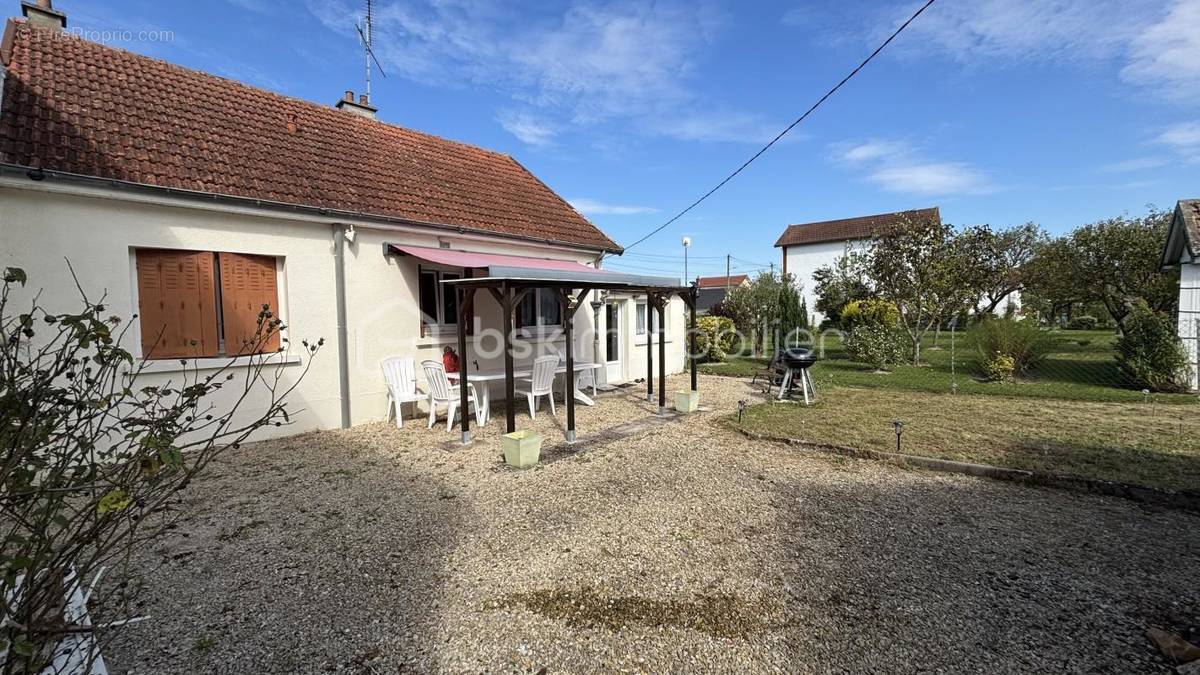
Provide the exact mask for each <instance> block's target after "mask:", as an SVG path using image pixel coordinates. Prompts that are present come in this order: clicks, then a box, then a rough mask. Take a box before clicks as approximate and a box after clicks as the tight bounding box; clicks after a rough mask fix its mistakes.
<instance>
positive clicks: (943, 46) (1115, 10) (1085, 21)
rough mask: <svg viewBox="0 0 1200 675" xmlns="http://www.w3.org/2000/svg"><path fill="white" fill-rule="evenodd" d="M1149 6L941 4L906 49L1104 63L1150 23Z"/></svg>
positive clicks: (1094, 0) (1010, 0)
mask: <svg viewBox="0 0 1200 675" xmlns="http://www.w3.org/2000/svg"><path fill="white" fill-rule="evenodd" d="M914 9H915V5H913V6H908V7H905V8H904V11H903V12H900V11H895V10H893V11H891V12H889V15H888V19H887V20H886V21H884V22H883V23H882V25H880V26H879V27H878V29H877V30H878V31H879V32H883V31H887V32H889V33H890V32H891V31H892V30H894V29H895V26H896V23H897V18H898V17H900V16H901V15H903V17H904V18H907V17H908V16H909V15H911V14H912V12H913V10H914ZM1147 9H1148V7H1147V3H1146V2H1127V1H1126V0H1048V1H1042V2H1031V1H1028V0H959V1H958V2H951V3H946V4H942V3H938V4H936V5H934V6H933V7H931V8H930V9H928V10H927V11H926V12H925V13H924V14H922V15H921V17H920V18H919V19H917V20H916V21H914V22H913V24H912V25H911V26H910V27H909V29H908V31H907V34H906V35H905V36H904V40H903V42H902V44H904V45H907V46H908V47H909V48H916V49H928V48H930V47H933V48H936V49H940V50H943V51H945V52H947V53H949V54H950V55H952V56H954V57H956V58H958V59H961V60H964V61H966V60H974V59H978V58H980V57H993V58H994V57H1002V58H1018V59H1025V60H1030V61H1035V60H1036V61H1042V60H1045V59H1047V58H1063V59H1071V60H1075V59H1083V58H1097V57H1100V58H1106V57H1111V56H1114V55H1117V54H1119V53H1120V52H1121V51H1122V50H1123V49H1124V46H1125V44H1126V43H1127V42H1128V41H1129V40H1130V39H1132V38H1133V37H1134V36H1135V35H1136V34H1137V33H1138V30H1139V29H1140V27H1141V26H1144V25H1145V24H1146V23H1147V22H1148V21H1147V18H1146V17H1147V16H1148V14H1149V12H1147Z"/></svg>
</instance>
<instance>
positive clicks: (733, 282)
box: [696, 274, 750, 314]
mask: <svg viewBox="0 0 1200 675" xmlns="http://www.w3.org/2000/svg"><path fill="white" fill-rule="evenodd" d="M748 283H750V275H748V274H734V275H732V276H728V277H697V278H696V285H697V287H698V289H699V291H698V292H699V295H698V297H697V299H696V311H697V312H698V313H700V314H708V312H709V310H711V309H712V308H713V307H715V306H717V305H718V304H720V302H721V301H722V300H724V299H725V293H727V292H728V291H729V289H731V288H733V287H735V286H741V285H742V284H748Z"/></svg>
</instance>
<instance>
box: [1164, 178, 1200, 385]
mask: <svg viewBox="0 0 1200 675" xmlns="http://www.w3.org/2000/svg"><path fill="white" fill-rule="evenodd" d="M1175 267H1178V268H1179V323H1178V331H1179V337H1180V338H1181V339H1182V340H1183V346H1184V347H1185V348H1186V349H1187V352H1188V355H1189V358H1188V361H1189V362H1190V363H1191V368H1192V373H1191V386H1192V389H1197V388H1200V353H1198V350H1200V199H1182V200H1180V201H1179V202H1177V203H1176V204H1175V215H1174V216H1173V217H1172V218H1171V226H1170V228H1169V229H1168V230H1167V243H1166V245H1165V246H1164V247H1163V256H1162V268H1163V269H1173V268H1175Z"/></svg>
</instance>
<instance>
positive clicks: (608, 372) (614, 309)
mask: <svg viewBox="0 0 1200 675" xmlns="http://www.w3.org/2000/svg"><path fill="white" fill-rule="evenodd" d="M604 326H605V330H604V367H605V371H604V374H605V376H606V377H605V381H606V382H620V381H621V380H623V379H624V373H622V372H621V370H622V368H621V346H622V345H621V342H622V340H621V304H620V303H618V302H609V303H605V305H604Z"/></svg>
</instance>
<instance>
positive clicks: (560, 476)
mask: <svg viewBox="0 0 1200 675" xmlns="http://www.w3.org/2000/svg"><path fill="white" fill-rule="evenodd" d="M675 386H680V387H682V386H683V380H682V379H679V380H676V381H675V383H674V384H673V385H672V387H675ZM700 389H701V392H702V402H703V403H704V404H705V405H707V406H711V407H712V408H713V412H706V413H701V414H699V415H695V416H690V417H686V418H668V419H665V420H663V419H659V418H654V417H652V416H651V415H649V412H650V410H651V408H650V407H649V406H648V404H646V403H645V401H644V400H638V396H637V394H638V392H639V391H640V390H638V389H629V390H624V391H618V392H613V393H609V394H604V395H602V398H601V400H600V402H599V405H598V406H596V407H595V408H583V407H581V408H580V409H579V412H578V417H579V430H580V438H581V439H583V440H584V442H583V443H580V444H578V445H576V446H574V448H573V449H572V450H571V451H569V452H564V451H562V449H561V448H553V447H552V448H548V449H544V451H543V458H544V459H546V460H548V461H544V462H543V464H542V465H541V466H539V467H537V468H534V469H530V470H525V471H518V470H514V469H509V468H507V467H505V466H504V465H503V464H502V462H501V460H500V457H499V447H498V441H497V434H498V432H499V430H500V427H501V425H502V424H503V413H502V412H500V411H498V412H497V414H496V416H495V417H494V418H493V421H492V423H491V424H490V425H489V427H488V428H486V429H484V430H482V433H481V434H480V435H479V436H478V438H477V441H476V442H475V443H474V444H473V445H471V446H470V447H467V448H461V447H457V446H456V445H455V444H454V443H453V439H455V438H456V436H455V435H452V434H450V433H447V432H446V430H445V425H444V423H442V424H439V426H438V427H436V428H435V430H434V431H427V430H426V429H425V428H424V423H423V421H418V420H414V421H413V422H411V423H409V424H407V425H406V427H405V428H404V429H403V430H398V429H395V428H394V427H391V426H387V425H383V424H376V425H368V426H364V427H359V428H355V429H351V430H348V431H335V432H321V433H313V434H305V435H301V436H295V437H292V438H288V439H283V440H277V441H269V442H264V443H259V444H253V445H248V446H245V447H243V448H242V449H240V450H238V451H234V452H230V453H229V454H227V455H225V456H223V458H222V460H221V461H220V462H218V463H216V464H214V465H213V466H212V467H211V471H210V472H209V473H208V474H207V476H206V477H205V478H204V479H202V480H200V481H199V482H198V483H197V484H196V485H194V486H193V487H191V488H189V490H188V492H187V493H186V496H185V498H184V503H183V504H182V506H183V508H184V509H185V512H186V513H187V514H188V515H187V518H186V520H185V521H184V522H183V523H182V525H181V526H180V527H179V528H178V529H177V530H175V532H174V533H173V534H172V536H171V537H170V538H169V539H167V540H165V541H163V542H161V544H159V545H158V546H157V548H155V549H154V550H150V551H146V552H145V553H144V554H142V555H141V558H140V559H139V560H137V561H135V563H136V566H137V568H138V569H139V570H141V573H140V577H139V579H138V583H140V584H141V586H142V591H141V594H140V603H141V605H140V607H138V611H141V612H143V613H145V614H148V615H150V616H151V617H152V620H150V621H146V622H144V623H140V624H136V625H131V626H127V627H124V628H121V629H120V630H119V631H118V632H117V633H116V635H115V636H114V642H113V643H112V644H111V646H110V648H109V649H108V652H107V658H108V661H109V665H110V668H111V669H112V670H113V671H114V672H117V673H124V672H132V673H200V672H222V673H290V672H322V671H334V670H344V671H348V672H364V673H372V672H376V673H386V672H397V671H414V672H537V671H539V670H541V671H542V672H550V673H554V672H564V671H565V672H592V671H619V672H627V671H632V672H641V671H654V672H663V671H685V670H687V671H691V670H708V671H738V672H761V671H786V672H807V671H813V672H815V671H821V672H828V671H851V670H853V671H862V670H867V669H870V670H884V671H892V672H912V671H919V670H920V671H925V670H935V671H955V672H961V671H981V672H989V673H994V672H1014V671H1022V672H1027V671H1034V670H1037V671H1046V670H1053V671H1072V672H1085V671H1086V672H1163V671H1166V670H1168V668H1169V665H1168V664H1167V663H1166V662H1165V661H1164V660H1163V659H1162V658H1161V657H1160V656H1158V654H1157V653H1156V652H1155V651H1154V650H1153V648H1152V647H1151V646H1150V644H1149V643H1148V641H1147V640H1146V638H1145V637H1144V635H1143V632H1144V630H1145V629H1146V627H1148V626H1152V625H1156V626H1164V627H1173V628H1175V629H1176V630H1186V629H1188V628H1192V627H1196V626H1197V625H1200V621H1198V618H1197V617H1198V616H1200V604H1198V603H1200V600H1198V597H1197V594H1198V591H1197V581H1198V580H1200V555H1198V553H1200V518H1198V517H1196V516H1193V515H1189V514H1186V513H1183V512H1174V511H1167V510H1158V509H1151V508H1146V507H1143V506H1139V505H1137V504H1135V503H1132V502H1127V501H1123V500H1119V499H1115V498H1107V497H1098V496H1089V495H1080V494H1074V493H1069V492H1060V491H1053V490H1047V489H1038V488H1030V487H1023V486H1018V485H1013V484H1008V483H1002V482H993V481H988V480H984V479H976V478H969V477H962V476H952V475H942V474H932V473H925V472H917V471H911V470H905V469H901V468H898V467H896V466H892V465H889V464H886V463H879V462H870V461H859V460H852V459H846V458H842V457H834V456H830V455H825V454H821V453H810V452H806V451H803V450H798V449H794V448H785V447H782V446H778V445H773V444H765V443H755V442H752V441H749V440H747V439H745V438H743V437H741V436H740V435H738V434H736V433H734V432H732V431H729V430H727V429H725V428H724V427H722V426H721V425H720V424H718V423H716V417H717V416H718V415H722V414H726V413H728V412H729V411H731V410H734V409H735V408H736V401H737V399H739V398H749V397H751V392H750V391H749V390H748V388H747V387H746V384H745V382H744V381H742V380H734V379H729V378H719V377H703V378H702V382H701V384H700ZM564 417H565V413H564V411H563V410H562V409H561V408H560V409H559V415H558V419H559V420H562V419H563V418H564ZM631 420H632V421H635V422H637V423H636V424H632V425H629V426H627V427H623V428H622V432H621V433H617V432H614V431H609V432H608V433H601V432H602V431H604V430H605V429H611V428H612V427H614V425H616V424H617V423H619V422H623V421H631ZM558 423H559V422H556V421H555V420H553V419H551V418H550V416H549V414H548V413H539V416H538V419H537V422H536V425H537V426H538V427H539V428H541V429H542V430H543V432H544V433H545V435H546V436H547V438H548V439H549V440H548V441H547V443H548V444H549V445H556V444H557V443H558V439H561V438H562V434H561V432H560V431H558V430H557V429H556V428H555V426H556V425H557V424H558ZM528 424H529V420H528V417H527V416H525V415H524V414H521V415H520V416H519V417H518V425H519V426H525V425H528ZM589 439H590V440H589ZM547 450H549V451H548V452H547Z"/></svg>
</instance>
